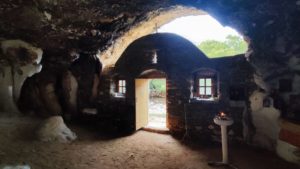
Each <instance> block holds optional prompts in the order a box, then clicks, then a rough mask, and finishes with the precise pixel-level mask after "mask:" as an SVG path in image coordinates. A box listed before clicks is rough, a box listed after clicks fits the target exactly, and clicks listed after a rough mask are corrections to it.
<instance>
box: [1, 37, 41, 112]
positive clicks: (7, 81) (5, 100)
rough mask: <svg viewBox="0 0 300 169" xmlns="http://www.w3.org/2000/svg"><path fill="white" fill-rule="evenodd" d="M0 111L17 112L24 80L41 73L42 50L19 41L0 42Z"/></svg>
mask: <svg viewBox="0 0 300 169" xmlns="http://www.w3.org/2000/svg"><path fill="white" fill-rule="evenodd" d="M1 54H2V57H1V58H0V60H1V65H0V67H1V71H2V76H1V77H0V78H1V79H0V94H1V95H0V99H1V103H0V104H1V105H0V109H1V110H0V111H2V112H8V113H16V112H19V111H18V108H17V101H18V99H19V97H20V93H21V87H22V86H23V83H24V81H25V80H26V78H28V77H31V76H32V75H34V74H36V73H38V72H40V71H41V69H42V66H41V65H40V62H41V59H42V54H43V52H42V50H41V49H40V48H36V47H34V46H32V45H30V44H28V43H26V42H24V41H21V40H5V41H2V42H1Z"/></svg>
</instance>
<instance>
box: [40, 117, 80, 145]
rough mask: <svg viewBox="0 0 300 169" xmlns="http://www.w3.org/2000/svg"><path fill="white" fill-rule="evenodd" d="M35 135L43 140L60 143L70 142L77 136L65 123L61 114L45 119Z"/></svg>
mask: <svg viewBox="0 0 300 169" xmlns="http://www.w3.org/2000/svg"><path fill="white" fill-rule="evenodd" d="M37 137H38V139H39V140H41V141H45V142H62V143H67V142H71V141H74V140H75V139H76V138H77V136H76V134H75V133H74V132H72V131H71V130H70V129H69V128H68V127H67V126H66V125H65V123H64V120H63V118H62V117H61V116H53V117H50V118H48V119H47V120H45V121H44V122H43V124H41V127H40V129H39V130H38V131H37Z"/></svg>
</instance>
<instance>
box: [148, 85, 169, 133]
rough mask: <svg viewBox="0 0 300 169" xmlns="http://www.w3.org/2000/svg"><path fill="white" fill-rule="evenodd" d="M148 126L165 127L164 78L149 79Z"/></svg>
mask: <svg viewBox="0 0 300 169" xmlns="http://www.w3.org/2000/svg"><path fill="white" fill-rule="evenodd" d="M149 88H150V92H149V106H148V109H149V110H148V116H149V117H148V119H149V121H148V126H147V127H149V128H158V129H166V114H167V113H166V109H167V108H166V79H150V80H149Z"/></svg>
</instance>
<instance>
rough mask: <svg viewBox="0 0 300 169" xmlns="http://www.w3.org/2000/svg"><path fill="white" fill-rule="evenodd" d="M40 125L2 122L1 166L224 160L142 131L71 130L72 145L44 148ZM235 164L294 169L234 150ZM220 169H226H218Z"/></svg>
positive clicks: (74, 167)
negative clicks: (124, 133) (106, 133)
mask: <svg viewBox="0 0 300 169" xmlns="http://www.w3.org/2000/svg"><path fill="white" fill-rule="evenodd" d="M38 123H39V121H38V120H29V119H28V118H17V119H16V118H13V119H7V118H2V119H0V164H20V163H23V162H25V163H27V164H29V165H30V166H31V167H32V168H33V169H114V168H120V169H123V168H124V169H127V168H128V169H129V168H130V169H148V168H153V169H211V167H210V166H208V165H207V161H208V160H215V159H220V156H221V154H220V145H218V144H216V145H212V146H204V145H200V144H196V143H185V144H183V143H182V142H180V141H179V140H176V139H174V138H173V137H172V136H170V135H163V134H156V133H150V132H146V131H138V132H136V133H134V134H132V135H130V136H124V137H117V138H116V137H115V138H111V137H107V136H104V135H103V134H100V132H95V131H91V130H87V129H83V128H82V127H78V126H72V127H71V129H72V130H73V131H75V132H76V133H77V135H78V136H79V139H78V140H77V141H75V142H73V143H71V144H62V143H43V142H38V141H35V140H34V133H33V132H32V131H33V130H34V129H35V128H36V126H37V124H38ZM230 151H231V159H232V162H233V163H234V164H235V165H236V166H238V167H239V168H240V169H296V168H297V166H295V165H292V164H289V163H287V162H285V161H283V160H281V159H280V158H278V157H276V155H274V154H273V153H270V152H266V151H262V150H255V149H251V148H248V147H245V146H233V145H231V146H230ZM220 168H221V169H222V167H220Z"/></svg>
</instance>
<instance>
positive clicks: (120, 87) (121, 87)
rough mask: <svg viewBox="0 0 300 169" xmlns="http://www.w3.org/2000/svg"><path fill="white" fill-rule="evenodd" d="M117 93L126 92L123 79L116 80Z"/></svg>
mask: <svg viewBox="0 0 300 169" xmlns="http://www.w3.org/2000/svg"><path fill="white" fill-rule="evenodd" d="M118 93H122V94H125V93H126V81H125V80H119V81H118Z"/></svg>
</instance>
